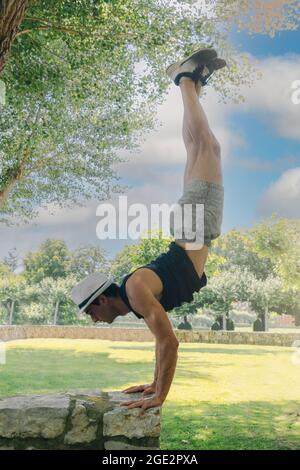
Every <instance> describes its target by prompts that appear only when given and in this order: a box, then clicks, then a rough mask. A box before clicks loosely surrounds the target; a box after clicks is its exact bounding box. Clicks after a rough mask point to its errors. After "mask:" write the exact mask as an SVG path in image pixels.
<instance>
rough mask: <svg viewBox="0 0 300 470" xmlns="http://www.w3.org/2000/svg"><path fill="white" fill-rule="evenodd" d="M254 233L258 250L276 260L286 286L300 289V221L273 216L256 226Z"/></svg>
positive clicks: (279, 274) (266, 256)
mask: <svg viewBox="0 0 300 470" xmlns="http://www.w3.org/2000/svg"><path fill="white" fill-rule="evenodd" d="M253 234H254V242H255V245H256V250H257V252H258V253H259V255H260V256H261V257H262V258H263V259H265V258H272V260H274V264H275V273H276V274H277V275H278V276H279V277H280V278H281V279H282V280H283V282H284V284H285V286H286V287H287V288H289V287H290V286H294V287H296V288H298V289H300V221H299V220H292V219H278V218H277V217H276V216H273V217H271V218H270V219H268V220H265V221H264V222H262V223H261V224H259V225H257V226H255V227H254V228H253Z"/></svg>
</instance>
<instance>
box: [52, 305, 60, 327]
mask: <svg viewBox="0 0 300 470" xmlns="http://www.w3.org/2000/svg"><path fill="white" fill-rule="evenodd" d="M58 307H59V300H57V301H56V304H55V311H54V319H53V325H56V323H57V316H58Z"/></svg>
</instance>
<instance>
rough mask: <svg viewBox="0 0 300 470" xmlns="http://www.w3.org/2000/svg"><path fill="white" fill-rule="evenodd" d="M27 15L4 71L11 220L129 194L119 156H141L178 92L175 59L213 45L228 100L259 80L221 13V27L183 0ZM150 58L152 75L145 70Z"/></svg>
mask: <svg viewBox="0 0 300 470" xmlns="http://www.w3.org/2000/svg"><path fill="white" fill-rule="evenodd" d="M2 3H3V2H2ZM5 3H6V4H7V5H8V4H12V3H15V4H16V1H15V2H13V0H8V1H7V2H5ZM23 3H24V8H25V6H26V2H23ZM208 3H211V4H214V3H215V2H213V1H212V0H211V1H210V2H208ZM16 13H17V12H16ZM23 13H24V11H23V10H22V11H19V12H18V15H19V16H18V18H19V19H18V21H15V22H13V23H14V25H13V32H11V31H10V32H7V31H5V30H4V29H3V27H2V30H1V29H0V38H1V39H2V43H3V42H5V41H6V42H8V43H9V44H11V53H10V56H9V60H6V58H7V52H6V53H5V59H3V62H2V66H3V63H4V60H6V66H5V68H4V69H3V71H2V74H1V79H2V80H3V81H4V82H5V83H6V84H7V105H6V106H4V107H2V109H1V114H0V131H1V132H0V135H1V137H0V145H1V152H0V162H1V172H0V211H1V219H0V220H1V221H2V222H3V223H16V221H17V220H18V221H20V220H28V219H30V218H32V217H34V216H35V215H36V214H37V212H38V208H40V207H47V208H48V207H49V206H50V207H53V205H54V206H57V205H59V206H71V205H72V204H74V203H78V204H79V203H81V204H83V203H84V202H85V201H86V200H88V199H89V198H91V197H95V198H97V199H98V200H101V199H107V198H109V197H111V195H112V194H113V193H118V192H121V191H122V188H121V186H120V185H119V184H118V178H117V175H116V173H115V170H114V164H115V163H116V162H118V161H119V160H120V159H119V157H118V154H117V152H118V151H119V150H120V149H121V148H122V149H131V150H135V151H136V150H137V149H138V145H139V142H140V141H141V138H142V135H144V133H145V132H146V131H147V130H149V129H152V128H153V126H154V122H155V120H154V115H155V109H156V107H157V105H158V104H160V103H161V102H162V101H163V99H164V96H165V94H166V91H167V89H168V86H169V80H168V78H167V77H166V75H165V65H166V58H168V61H172V60H175V59H176V58H177V57H178V54H186V53H189V52H191V50H192V49H194V47H195V45H196V44H197V45H199V46H200V45H201V44H203V45H204V44H214V45H215V46H216V48H217V49H218V50H220V51H221V52H222V53H224V54H225V55H226V56H228V60H229V64H230V68H228V70H225V71H223V72H222V75H218V80H214V79H213V80H212V84H214V86H215V88H216V89H217V90H219V91H220V94H221V96H227V95H230V94H232V95H233V97H234V98H235V99H239V98H240V95H239V91H238V88H239V85H240V83H248V84H249V85H250V84H251V83H253V77H254V76H255V73H254V70H253V68H252V67H250V65H249V63H248V59H247V57H245V56H244V55H240V56H239V55H238V54H237V53H235V54H234V53H233V51H232V50H231V47H230V46H229V42H226V37H225V38H224V34H225V33H224V30H223V31H221V29H222V28H221V26H222V24H223V23H224V19H225V20H226V19H227V17H226V16H224V14H223V13H222V9H219V10H218V11H217V13H218V16H217V18H216V21H212V19H211V17H210V16H209V15H208V13H207V12H206V11H205V10H204V9H199V7H198V6H197V5H193V4H190V2H187V1H179V0H178V1H175V0H173V1H171V2H170V1H169V0H147V1H146V0H126V1H125V0H124V1H122V2H120V1H111V2H107V1H104V0H94V1H93V2H91V1H90V0H52V1H51V2H48V1H46V0H36V1H34V2H28V7H27V9H26V11H25V14H24V15H23ZM23 16H24V17H23ZM22 17H23V21H21V19H22ZM2 23H3V21H2ZM0 27H1V24H0ZM16 28H17V30H16ZM228 34H229V33H228ZM3 38H4V39H3ZM13 39H14V40H13ZM7 50H8V48H6V51H7ZM0 53H1V51H0ZM141 60H143V61H144V63H145V64H146V69H145V71H144V72H142V73H139V72H138V71H137V70H136V67H135V66H136V64H137V63H139V62H140V61H141ZM112 83H113V86H112ZM123 189H124V188H123Z"/></svg>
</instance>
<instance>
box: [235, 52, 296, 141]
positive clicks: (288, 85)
mask: <svg viewBox="0 0 300 470" xmlns="http://www.w3.org/2000/svg"><path fill="white" fill-rule="evenodd" d="M258 68H259V69H260V70H261V72H262V78H261V79H260V80H259V81H257V82H255V85H254V86H253V88H251V89H249V88H243V89H242V90H241V91H242V93H243V94H244V96H245V97H246V103H245V104H243V105H242V106H240V107H239V110H240V111H241V110H242V111H244V112H248V111H255V112H257V113H260V114H262V116H264V117H265V116H266V115H267V117H268V123H269V124H271V125H272V126H273V128H274V129H275V131H276V132H277V134H278V135H279V136H281V137H286V138H291V139H296V140H300V126H299V122H300V105H296V104H294V103H293V100H292V95H293V93H294V92H295V90H294V89H293V88H292V85H293V82H294V81H295V80H297V79H300V55H297V54H286V55H284V56H278V57H269V58H266V59H263V60H260V61H258Z"/></svg>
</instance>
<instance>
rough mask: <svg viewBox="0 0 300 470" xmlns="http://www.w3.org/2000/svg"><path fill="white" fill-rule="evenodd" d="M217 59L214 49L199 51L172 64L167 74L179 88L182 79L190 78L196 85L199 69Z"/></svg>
mask: <svg viewBox="0 0 300 470" xmlns="http://www.w3.org/2000/svg"><path fill="white" fill-rule="evenodd" d="M217 57H218V54H217V52H216V51H215V50H214V49H198V50H197V51H194V52H193V53H192V54H191V55H190V56H188V57H185V58H184V59H182V60H180V61H179V62H175V63H174V64H171V65H170V66H169V67H168V68H167V69H166V73H167V75H168V76H169V77H170V79H171V80H172V81H173V82H174V83H175V85H177V86H178V85H179V81H180V78H181V77H188V78H190V79H191V80H193V81H194V82H195V83H196V82H197V81H198V80H199V73H198V72H199V67H201V66H202V67H204V66H205V65H206V64H209V63H210V62H211V61H212V60H213V59H216V58H217Z"/></svg>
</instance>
